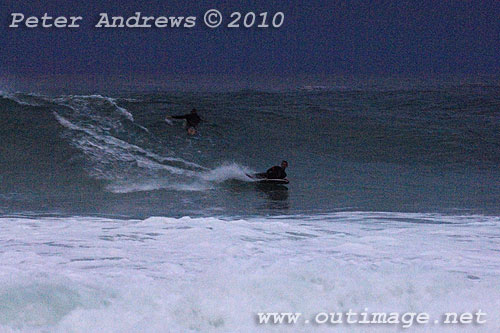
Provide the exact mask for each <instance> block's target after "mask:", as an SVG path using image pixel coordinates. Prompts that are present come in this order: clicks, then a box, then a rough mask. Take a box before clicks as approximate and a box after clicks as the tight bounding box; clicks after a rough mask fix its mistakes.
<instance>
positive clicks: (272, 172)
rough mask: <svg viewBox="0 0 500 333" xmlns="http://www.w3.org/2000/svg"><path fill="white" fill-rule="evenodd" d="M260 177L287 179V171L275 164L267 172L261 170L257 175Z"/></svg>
mask: <svg viewBox="0 0 500 333" xmlns="http://www.w3.org/2000/svg"><path fill="white" fill-rule="evenodd" d="M256 176H257V177H258V178H267V179H285V178H286V172H285V169H283V168H282V167H280V166H277V165H276V166H273V167H272V168H269V169H268V170H267V171H266V172H261V173H258V174H257V175H256Z"/></svg>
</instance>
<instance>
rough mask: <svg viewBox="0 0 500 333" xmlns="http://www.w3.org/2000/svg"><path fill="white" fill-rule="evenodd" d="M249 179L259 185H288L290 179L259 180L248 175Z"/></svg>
mask: <svg viewBox="0 0 500 333" xmlns="http://www.w3.org/2000/svg"><path fill="white" fill-rule="evenodd" d="M246 175H247V176H248V177H250V178H252V179H253V180H254V183H258V184H288V183H289V181H288V179H286V178H285V179H269V178H259V177H256V175H250V174H248V173H247V174H246Z"/></svg>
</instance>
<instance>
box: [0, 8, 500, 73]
mask: <svg viewBox="0 0 500 333" xmlns="http://www.w3.org/2000/svg"><path fill="white" fill-rule="evenodd" d="M103 2H104V1H90V0H87V1H85V0H81V1H50V2H49V1H43V2H42V1H41V2H38V1H37V2H36V3H35V2H34V1H26V0H15V1H14V0H2V1H1V2H0V19H1V28H0V74H3V75H9V74H10V75H17V76H22V75H25V76H35V75H53V74H70V75H71V74H79V75H85V74H100V75H108V74H109V75H116V74H117V73H122V74H123V73H125V74H127V73H128V74H131V73H140V74H145V75H148V74H170V75H180V74H186V75H199V74H210V75H219V74H224V75H236V76H242V77H243V76H247V75H275V76H281V75H296V74H389V75H390V74H410V75H411V74H429V73H430V74H454V73H460V74H478V73H481V74H494V75H496V74H498V73H499V69H500V1H446V0H442V1H441V0H439V1H438V0H436V1H336V0H329V1H326V0H324V1H315V0H300V1H296V0H288V1H196V2H194V1H183V2H180V1H167V0H162V1H144V0H143V1H131V0H122V1H112V3H113V4H114V6H113V5H111V4H110V3H111V1H107V2H106V4H103ZM43 3H45V4H43ZM118 3H119V5H118ZM194 3H196V4H194ZM211 8H216V9H218V10H220V11H221V12H222V13H223V15H224V20H225V21H224V22H225V23H226V24H227V23H228V21H229V14H230V13H232V12H234V11H240V12H242V13H245V12H247V11H254V12H257V13H260V12H264V11H267V12H269V13H270V14H272V13H275V12H277V11H282V12H283V13H284V14H285V23H284V25H283V26H282V27H281V28H278V29H272V28H268V29H258V28H251V29H245V28H239V29H229V28H227V27H222V26H221V27H219V28H217V29H209V28H207V27H205V26H204V25H203V22H202V21H203V14H204V13H205V11H206V10H208V9H211ZM136 11H140V12H142V13H143V14H144V15H148V16H149V15H150V16H162V15H165V16H172V15H174V16H189V15H194V16H197V21H196V26H195V27H194V28H192V29H172V28H164V29H158V28H151V29H107V30H106V29H96V28H94V27H93V26H94V25H95V24H96V22H97V20H98V17H99V13H100V12H107V13H108V14H110V15H122V16H125V17H128V16H131V15H133V14H134V12H136ZM12 12H21V13H24V14H25V15H26V16H29V15H37V16H42V15H43V14H44V13H45V12H47V13H48V14H49V15H51V16H59V15H65V16H71V15H77V16H83V21H82V23H81V27H80V28H79V29H55V28H51V29H42V28H35V29H27V28H17V29H11V28H8V25H9V24H10V21H11V17H10V14H11V13H12Z"/></svg>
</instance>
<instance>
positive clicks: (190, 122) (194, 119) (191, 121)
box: [172, 113, 201, 127]
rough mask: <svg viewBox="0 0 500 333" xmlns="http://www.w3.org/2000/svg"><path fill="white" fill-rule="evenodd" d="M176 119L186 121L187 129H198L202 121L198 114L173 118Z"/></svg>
mask: <svg viewBox="0 0 500 333" xmlns="http://www.w3.org/2000/svg"><path fill="white" fill-rule="evenodd" d="M172 118H174V119H186V123H187V127H196V126H198V124H199V123H200V121H201V118H200V116H198V115H197V114H196V113H188V114H184V115H180V116H172Z"/></svg>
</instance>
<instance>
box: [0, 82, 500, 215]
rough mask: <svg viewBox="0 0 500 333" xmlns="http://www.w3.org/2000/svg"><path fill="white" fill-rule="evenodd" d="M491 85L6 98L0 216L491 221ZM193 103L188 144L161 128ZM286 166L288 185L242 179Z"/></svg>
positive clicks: (494, 161) (499, 101) (497, 153)
mask: <svg viewBox="0 0 500 333" xmlns="http://www.w3.org/2000/svg"><path fill="white" fill-rule="evenodd" d="M499 88H500V87H499V86H498V85H495V84H486V83H485V84H483V85H481V84H475V85H468V84H462V85H454V86H443V87H436V86H435V85H433V86H429V87H426V86H425V85H424V86H419V87H408V88H404V87H401V86H398V88H397V89H396V88H391V89H389V88H384V89H382V88H377V87H374V86H370V87H365V88H362V89H359V88H349V87H341V88H339V87H329V86H307V87H304V88H303V89H298V90H288V91H280V92H277V91H273V92H265V91H253V90H244V91H237V92H218V93H185V92H184V93H180V92H179V93H121V94H115V95H113V96H104V95H97V94H96V95H64V96H44V95H36V94H27V93H2V94H1V95H0V110H1V117H0V141H1V142H2V145H1V147H0V149H1V151H0V175H1V176H0V177H1V185H0V199H1V200H0V212H3V213H14V212H25V211H45V212H52V213H98V214H120V215H121V214H124V215H139V216H142V215H149V214H154V213H161V214H168V215H184V214H190V215H193V214H195V215H196V214H207V213H208V214H214V212H215V213H220V214H231V215H233V214H237V215H238V214H243V215H247V214H250V215H254V214H262V213H265V214H267V213H278V214H282V213H304V212H325V211H333V210H338V209H341V210H344V209H362V210H364V209H366V210H404V211H428V210H446V211H447V210H457V209H459V210H462V209H465V210H473V211H481V212H493V213H497V212H498V207H500V205H499V203H500V198H499V194H498V193H500V191H499V189H500V184H499V179H500V173H499V169H498V165H499V164H500V131H498V129H499V128H500V111H499V110H500V96H499V94H498V91H499ZM192 107H196V108H197V109H199V110H200V114H201V116H202V118H203V119H204V122H202V124H201V125H200V127H199V133H198V135H197V136H194V137H188V136H187V135H186V133H185V129H183V127H182V124H181V123H173V124H168V123H166V122H165V121H164V117H165V115H167V114H170V115H171V114H182V113H186V112H188V111H189V110H190V109H191V108H192ZM282 159H286V160H288V162H289V164H290V167H289V169H288V170H287V172H288V174H289V179H290V182H291V183H290V186H289V189H288V190H285V189H268V188H267V189H266V188H259V187H256V186H254V184H249V183H250V179H249V178H248V177H247V176H246V174H247V173H251V172H255V171H262V170H265V169H267V168H268V167H270V166H272V165H275V164H278V163H279V162H280V161H281V160H282Z"/></svg>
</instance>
